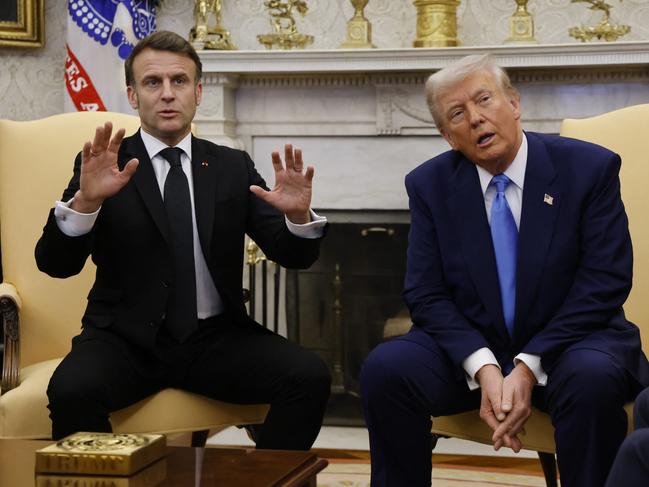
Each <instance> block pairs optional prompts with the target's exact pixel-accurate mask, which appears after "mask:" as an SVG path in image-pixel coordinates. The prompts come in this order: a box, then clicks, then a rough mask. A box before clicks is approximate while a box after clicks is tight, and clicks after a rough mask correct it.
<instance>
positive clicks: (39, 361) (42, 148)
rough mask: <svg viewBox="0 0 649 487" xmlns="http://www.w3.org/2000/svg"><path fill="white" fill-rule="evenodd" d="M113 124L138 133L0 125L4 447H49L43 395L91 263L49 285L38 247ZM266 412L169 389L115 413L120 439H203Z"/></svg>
mask: <svg viewBox="0 0 649 487" xmlns="http://www.w3.org/2000/svg"><path fill="white" fill-rule="evenodd" d="M107 120H111V121H112V122H113V124H114V126H115V127H116V128H120V127H124V128H125V129H126V133H127V134H130V133H133V132H135V130H137V128H138V127H139V119H138V118H137V117H135V116H132V115H124V114H118V113H106V112H92V113H91V112H82V113H69V114H62V115H55V116H52V117H48V118H45V119H42V120H35V121H30V122H12V121H7V120H0V242H1V247H0V250H1V253H2V270H3V277H4V279H3V282H2V284H0V312H1V313H2V324H3V326H4V344H5V354H4V364H3V371H2V383H1V390H0V393H1V395H0V439H2V438H22V439H47V438H50V435H51V422H50V419H49V410H48V409H47V396H46V388H47V385H48V383H49V380H50V376H51V375H52V372H53V371H54V369H55V368H56V366H57V365H58V364H59V362H60V361H61V359H62V357H63V356H64V355H65V354H66V353H67V352H68V351H69V349H70V342H71V339H72V337H73V336H74V335H77V334H78V333H79V332H80V323H81V316H82V314H83V310H84V307H85V301H86V299H85V298H86V294H87V292H88V290H89V289H90V287H91V284H92V280H93V276H94V270H95V269H94V265H93V264H92V262H91V261H90V259H88V262H87V263H86V266H85V268H84V270H83V271H82V272H81V273H80V274H79V275H78V276H75V277H72V278H68V279H64V280H60V279H52V278H50V277H48V276H47V275H45V274H43V273H41V272H40V271H39V270H38V269H37V268H36V262H35V259H34V247H35V244H36V241H37V240H38V238H39V236H40V234H41V232H42V228H43V225H44V224H45V219H46V217H47V212H48V210H49V208H51V207H52V205H53V204H54V201H56V200H57V199H59V198H60V197H61V192H62V190H63V188H65V186H66V185H67V183H68V181H69V179H70V177H71V174H72V162H73V160H74V157H75V155H76V153H77V152H78V151H79V150H80V149H81V147H82V145H83V143H84V142H85V141H86V140H91V138H92V136H93V134H94V129H95V127H97V126H99V125H103V123H104V122H105V121H107ZM267 410H268V406H267V405H245V406H244V405H236V404H227V403H223V402H219V401H215V400H212V399H208V398H205V397H202V396H198V395H195V394H191V393H188V392H183V391H180V390H177V389H165V390H163V391H161V392H159V393H157V394H155V395H153V396H151V397H149V398H147V399H145V400H143V401H140V402H138V403H137V404H134V405H132V406H130V407H128V408H125V409H123V410H121V411H117V412H116V413H114V414H113V415H111V419H110V420H111V424H112V426H113V430H114V431H115V432H133V433H137V432H158V433H176V432H196V433H195V434H194V436H193V442H194V443H200V442H203V443H204V440H205V439H206V438H207V431H208V430H213V431H218V430H220V429H223V428H225V427H228V426H231V425H239V424H258V423H262V422H263V420H264V418H265V416H266V413H267Z"/></svg>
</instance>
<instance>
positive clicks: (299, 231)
mask: <svg viewBox="0 0 649 487" xmlns="http://www.w3.org/2000/svg"><path fill="white" fill-rule="evenodd" d="M309 211H310V212H311V221H310V222H309V223H303V224H298V223H293V222H292V221H291V220H289V219H288V217H287V216H284V219H285V220H286V226H287V227H288V231H289V232H291V233H292V234H293V235H295V236H296V237H300V238H320V237H322V234H323V233H324V230H323V229H324V226H325V225H326V224H327V217H325V216H320V215H317V214H316V213H315V211H313V210H311V209H310V210H309Z"/></svg>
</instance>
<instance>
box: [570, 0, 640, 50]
mask: <svg viewBox="0 0 649 487" xmlns="http://www.w3.org/2000/svg"><path fill="white" fill-rule="evenodd" d="M621 1H622V0H620V2H621ZM571 3H587V4H589V5H590V7H588V8H589V9H590V10H594V11H600V12H602V13H603V14H604V18H603V19H602V20H601V21H600V23H599V24H597V25H595V26H586V25H582V26H580V27H571V28H570V30H568V34H570V35H571V36H572V37H574V38H575V39H579V40H580V41H582V42H587V41H591V40H593V39H594V38H597V39H600V40H601V39H604V40H605V41H608V42H611V41H615V40H617V39H618V38H619V37H622V36H624V35H626V34H628V33H629V32H631V27H630V26H628V25H611V23H610V22H609V20H610V17H611V9H612V8H613V6H612V5H611V4H609V3H606V2H605V1H604V0H571Z"/></svg>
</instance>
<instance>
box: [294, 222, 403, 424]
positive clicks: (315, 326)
mask: <svg viewBox="0 0 649 487" xmlns="http://www.w3.org/2000/svg"><path fill="white" fill-rule="evenodd" d="M350 213H351V214H350ZM322 214H325V215H327V217H328V219H329V222H330V226H329V230H328V233H327V236H326V238H325V239H324V240H323V242H322V246H321V249H320V257H319V258H318V260H317V261H316V262H315V264H314V265H313V266H312V267H311V268H310V269H308V270H300V271H294V270H293V271H288V272H287V276H286V324H287V335H288V338H289V339H291V340H294V341H296V342H297V343H299V344H300V345H302V346H303V347H305V348H307V349H309V350H312V351H314V352H315V353H317V354H318V355H320V356H321V357H322V358H323V359H324V361H325V362H326V363H327V365H328V366H329V369H330V370H331V374H332V386H331V398H330V400H329V405H328V408H327V412H326V414H325V424H328V425H355V426H359V425H364V421H363V416H362V409H361V403H360V394H359V392H360V391H359V375H360V370H361V365H362V363H363V360H364V359H365V357H366V356H367V355H368V353H369V352H370V351H371V350H372V349H373V348H374V347H375V346H376V345H378V344H379V343H381V342H382V341H383V340H384V339H385V337H386V336H394V335H397V334H401V333H404V332H405V331H407V330H408V329H409V327H410V319H409V316H408V312H407V310H406V307H405V304H404V303H403V300H402V297H401V292H402V289H403V280H404V275H405V268H406V247H407V237H408V229H409V223H408V215H407V212H402V211H398V212H381V213H380V214H376V213H370V214H369V216H368V214H367V213H364V214H360V215H354V213H353V212H345V213H344V215H345V217H344V218H341V217H340V215H337V214H334V215H330V214H329V213H327V212H325V211H323V212H322ZM359 221H360V222H359Z"/></svg>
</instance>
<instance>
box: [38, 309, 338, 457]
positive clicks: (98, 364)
mask: <svg viewBox="0 0 649 487" xmlns="http://www.w3.org/2000/svg"><path fill="white" fill-rule="evenodd" d="M167 387H175V388H179V389H183V390H186V391H190V392H194V393H197V394H201V395H204V396H207V397H210V398H213V399H218V400H221V401H225V402H231V403H238V404H255V403H270V405H271V406H270V410H269V412H268V416H267V417H266V421H265V423H264V425H263V426H262V428H261V429H260V431H259V432H258V438H257V447H258V448H273V449H308V448H310V447H311V445H312V443H313V441H315V438H316V437H317V435H318V432H319V431H320V426H321V424H322V417H323V414H324V408H325V405H326V402H327V398H328V396H329V388H330V375H329V371H328V370H327V367H326V365H325V364H324V362H323V361H322V360H321V359H320V358H319V357H318V356H316V355H315V354H314V353H312V352H309V351H307V350H305V349H303V348H301V347H299V346H298V345H296V344H294V343H292V342H289V341H288V340H286V339H285V338H283V337H281V336H279V335H276V334H274V333H271V332H269V331H268V330H265V329H264V328H262V327H261V326H257V325H253V324H250V325H239V324H234V323H232V321H231V320H230V319H229V318H227V317H225V318H224V317H222V316H220V317H217V318H211V319H209V320H205V321H202V320H201V326H200V328H199V330H198V331H197V332H196V333H195V334H194V335H192V336H191V337H190V338H189V339H188V340H187V341H186V342H184V343H182V344H179V343H178V342H176V341H175V340H174V339H173V338H171V337H170V336H169V335H168V334H167V333H166V332H165V331H164V329H162V330H161V331H160V333H159V335H158V341H157V344H156V347H155V349H154V350H152V351H146V350H144V349H141V348H138V347H135V346H133V345H131V344H128V343H126V341H124V340H122V339H121V338H119V337H118V336H117V335H115V334H114V333H111V332H109V331H105V330H99V329H90V328H88V329H85V330H84V331H83V332H82V333H81V334H80V335H79V336H77V337H75V338H74V339H73V341H72V350H71V352H70V353H69V354H68V355H67V356H66V357H65V358H64V359H63V361H62V362H61V364H60V365H59V367H58V368H57V369H56V370H55V372H54V374H53V376H52V379H51V380H50V385H49V387H48V391H47V393H48V397H49V401H50V403H49V406H48V407H49V409H50V417H51V418H52V437H53V438H54V439H58V438H61V437H63V436H66V435H68V434H71V433H73V432H75V431H111V426H110V423H109V421H108V418H109V415H110V413H111V412H113V411H117V410H119V409H121V408H124V407H126V406H129V405H131V404H134V403H135V402H137V401H139V400H141V399H144V398H145V397H147V396H150V395H151V394H154V393H155V392H157V391H160V390H161V389H164V388H167ZM184 413H185V412H183V411H178V414H184Z"/></svg>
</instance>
